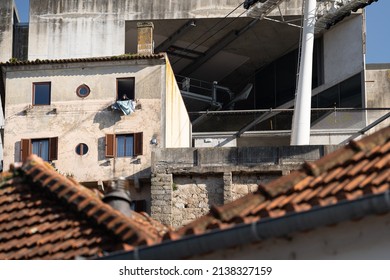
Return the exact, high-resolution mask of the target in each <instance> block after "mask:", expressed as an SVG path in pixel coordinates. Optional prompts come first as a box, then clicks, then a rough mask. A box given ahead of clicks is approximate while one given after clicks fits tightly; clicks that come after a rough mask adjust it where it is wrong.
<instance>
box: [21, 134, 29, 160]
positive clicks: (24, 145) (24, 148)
mask: <svg viewBox="0 0 390 280" xmlns="http://www.w3.org/2000/svg"><path fill="white" fill-rule="evenodd" d="M30 154H31V139H22V140H21V141H20V159H21V161H25V160H26V159H27V157H28V156H29V155H30Z"/></svg>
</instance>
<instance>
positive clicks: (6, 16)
mask: <svg viewBox="0 0 390 280" xmlns="http://www.w3.org/2000/svg"><path fill="white" fill-rule="evenodd" d="M13 11H14V4H13V0H2V1H0V62H6V61H8V60H9V59H10V58H12V39H13V36H12V34H13Z"/></svg>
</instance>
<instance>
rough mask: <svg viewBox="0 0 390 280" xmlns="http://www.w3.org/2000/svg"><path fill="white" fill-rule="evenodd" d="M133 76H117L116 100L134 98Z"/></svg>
mask: <svg viewBox="0 0 390 280" xmlns="http://www.w3.org/2000/svg"><path fill="white" fill-rule="evenodd" d="M134 84H135V79H134V78H119V79H116V88H117V97H116V99H117V100H126V99H131V100H134Z"/></svg>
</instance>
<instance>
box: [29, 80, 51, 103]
mask: <svg viewBox="0 0 390 280" xmlns="http://www.w3.org/2000/svg"><path fill="white" fill-rule="evenodd" d="M50 95H51V84H50V83H49V82H48V83H34V90H33V105H50V99H51V96H50Z"/></svg>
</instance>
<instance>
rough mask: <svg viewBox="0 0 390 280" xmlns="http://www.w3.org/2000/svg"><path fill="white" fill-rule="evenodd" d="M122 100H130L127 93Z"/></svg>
mask: <svg viewBox="0 0 390 280" xmlns="http://www.w3.org/2000/svg"><path fill="white" fill-rule="evenodd" d="M121 100H129V98H128V97H127V95H126V94H123V95H122V99H121Z"/></svg>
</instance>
